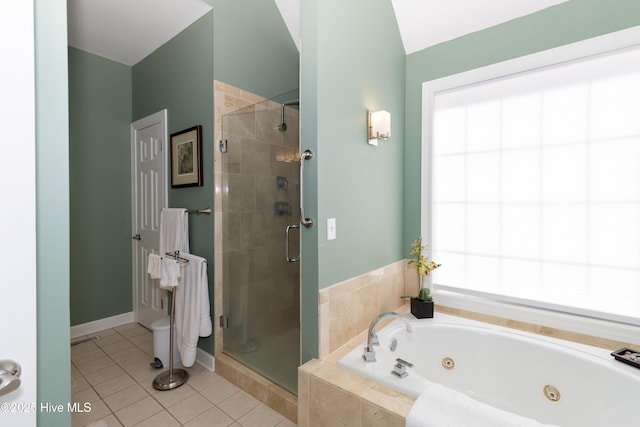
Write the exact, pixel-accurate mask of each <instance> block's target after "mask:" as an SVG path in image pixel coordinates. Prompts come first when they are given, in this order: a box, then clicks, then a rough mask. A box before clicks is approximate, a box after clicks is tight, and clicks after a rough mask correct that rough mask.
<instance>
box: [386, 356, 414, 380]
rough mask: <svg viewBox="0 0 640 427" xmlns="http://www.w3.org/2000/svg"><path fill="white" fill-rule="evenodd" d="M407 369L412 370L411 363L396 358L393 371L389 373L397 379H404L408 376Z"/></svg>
mask: <svg viewBox="0 0 640 427" xmlns="http://www.w3.org/2000/svg"><path fill="white" fill-rule="evenodd" d="M407 368H413V363H410V362H407V361H406V360H404V359H400V358H397V359H396V364H395V365H393V371H391V373H392V374H393V375H395V376H397V377H400V378H404V377H406V376H408V375H409V373H408V372H407Z"/></svg>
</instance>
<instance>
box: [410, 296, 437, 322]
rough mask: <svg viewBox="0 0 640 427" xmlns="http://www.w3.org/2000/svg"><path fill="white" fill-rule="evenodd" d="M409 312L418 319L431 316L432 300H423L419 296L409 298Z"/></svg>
mask: <svg viewBox="0 0 640 427" xmlns="http://www.w3.org/2000/svg"><path fill="white" fill-rule="evenodd" d="M411 314H413V315H414V316H415V317H416V318H418V319H428V318H432V317H433V300H432V301H425V300H423V299H421V298H415V297H414V298H411Z"/></svg>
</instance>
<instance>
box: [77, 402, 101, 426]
mask: <svg viewBox="0 0 640 427" xmlns="http://www.w3.org/2000/svg"><path fill="white" fill-rule="evenodd" d="M110 414H111V411H109V408H108V407H107V405H105V403H104V402H103V401H102V400H98V401H97V402H95V403H92V404H91V411H89V412H74V413H73V414H71V426H72V427H84V426H86V425H89V424H91V423H93V422H96V421H98V420H100V419H102V418H104V417H107V416H108V415H110Z"/></svg>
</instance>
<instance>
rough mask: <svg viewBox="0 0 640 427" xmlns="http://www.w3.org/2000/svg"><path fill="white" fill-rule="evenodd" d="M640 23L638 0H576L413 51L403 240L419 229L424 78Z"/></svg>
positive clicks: (408, 94)
mask: <svg viewBox="0 0 640 427" xmlns="http://www.w3.org/2000/svg"><path fill="white" fill-rule="evenodd" d="M639 24H640V2H638V1H637V0H573V1H569V2H566V3H562V4H560V5H557V6H554V7H550V8H548V9H545V10H543V11H540V12H538V13H535V14H532V15H529V16H525V17H522V18H519V19H515V20H513V21H510V22H507V23H504V24H502V25H498V26H495V27H492V28H489V29H487V30H483V31H480V32H477V33H473V34H470V35H467V36H464V37H460V38H458V39H455V40H452V41H449V42H446V43H442V44H440V45H437V46H434V47H431V48H428V49H425V50H422V51H420V52H416V53H413V54H411V55H408V56H407V78H406V82H407V84H406V111H407V117H406V135H407V142H406V151H405V168H406V174H405V185H404V188H405V206H404V222H405V237H404V240H405V241H409V240H410V239H412V238H415V236H417V235H418V234H419V233H420V198H421V196H420V156H421V134H420V133H421V121H422V83H423V82H425V81H429V80H433V79H437V78H440V77H444V76H448V75H452V74H456V73H460V72H463V71H467V70H471V69H474V68H478V67H482V66H485V65H490V64H495V63H498V62H502V61H505V60H508V59H512V58H517V57H520V56H524V55H528V54H531V53H535V52H539V51H542V50H546V49H551V48H554V47H558V46H562V45H565V44H569V43H572V42H576V41H580V40H584V39H587V38H590V37H594V36H598V35H602V34H605V33H609V32H614V31H617V30H621V29H624V28H628V27H632V26H636V25H639ZM407 254H408V250H407Z"/></svg>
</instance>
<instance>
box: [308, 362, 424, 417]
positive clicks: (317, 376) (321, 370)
mask: <svg viewBox="0 0 640 427" xmlns="http://www.w3.org/2000/svg"><path fill="white" fill-rule="evenodd" d="M298 398H299V406H298V425H299V426H301V427H309V426H314V427H325V426H326V427H332V426H338V425H344V426H350V427H359V426H381V427H382V426H384V427H402V426H404V425H405V418H406V416H407V414H408V413H409V410H410V409H411V407H412V406H413V403H414V402H415V398H413V397H411V396H408V395H406V394H403V393H400V392H397V391H394V390H392V389H390V388H387V387H384V386H381V385H379V384H377V383H375V382H373V381H371V380H368V379H366V378H363V377H361V376H359V375H356V374H353V373H351V372H348V371H345V370H343V369H342V368H340V367H338V366H337V365H336V364H335V363H333V362H329V361H322V360H316V359H313V360H311V361H309V362H307V363H305V364H304V365H303V366H301V367H300V368H299V369H298Z"/></svg>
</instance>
